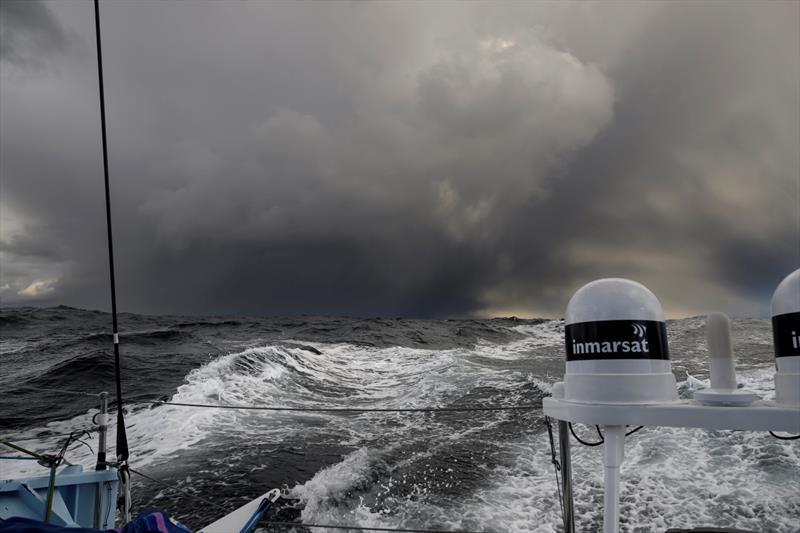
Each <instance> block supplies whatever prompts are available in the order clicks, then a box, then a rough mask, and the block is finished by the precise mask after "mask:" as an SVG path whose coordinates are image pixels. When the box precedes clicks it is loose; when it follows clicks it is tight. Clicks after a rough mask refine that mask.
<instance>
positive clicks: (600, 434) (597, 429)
mask: <svg viewBox="0 0 800 533" xmlns="http://www.w3.org/2000/svg"><path fill="white" fill-rule="evenodd" d="M643 427H644V426H639V427H635V428H633V429H632V430H630V431H628V432H627V433H625V436H626V437H628V436H630V435H633V434H634V433H636V432H637V431H639V430H640V429H642V428H643ZM594 429H595V430H596V431H597V434H598V435H599V436H600V440H599V441H597V442H587V441H585V440H583V439H581V438H580V437H579V436H578V435H577V434H576V433H575V430H574V429H572V422H570V423H569V432H570V433H572V436H573V437H575V440H577V441H578V442H580V443H581V444H583V445H584V446H600V445H601V444H603V443H604V442H605V441H606V439H605V437H604V436H603V433H602V432H601V431H600V426H597V425H595V426H594Z"/></svg>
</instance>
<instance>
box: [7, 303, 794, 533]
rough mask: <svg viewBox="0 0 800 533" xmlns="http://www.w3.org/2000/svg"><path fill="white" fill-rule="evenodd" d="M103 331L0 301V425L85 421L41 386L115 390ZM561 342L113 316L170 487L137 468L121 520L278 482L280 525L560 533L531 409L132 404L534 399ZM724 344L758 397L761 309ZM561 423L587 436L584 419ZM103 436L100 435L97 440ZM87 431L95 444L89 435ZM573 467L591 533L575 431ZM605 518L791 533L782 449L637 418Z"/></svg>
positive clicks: (141, 455) (53, 431)
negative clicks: (615, 513)
mask: <svg viewBox="0 0 800 533" xmlns="http://www.w3.org/2000/svg"><path fill="white" fill-rule="evenodd" d="M704 323H705V320H704V318H702V317H698V318H687V319H681V320H673V321H669V322H668V324H667V329H668V336H669V343H670V351H671V354H672V362H673V366H672V368H673V372H674V373H675V376H676V379H677V380H678V382H679V384H680V385H679V388H680V393H681V395H683V396H684V397H686V396H687V395H688V394H689V393H690V392H689V389H690V388H691V386H692V384H693V383H696V382H695V381H694V380H692V379H689V380H687V375H691V376H693V377H694V378H697V379H701V380H702V379H706V378H707V377H708V361H707V355H706V351H705V337H704V335H705V332H704ZM110 324H111V318H110V315H109V314H107V313H103V312H99V311H87V310H82V309H74V308H70V307H63V306H61V307H55V308H47V309H34V308H5V309H2V310H0V338H1V340H2V343H0V434H2V436H3V437H4V438H5V437H8V438H11V439H13V440H14V442H18V443H19V444H21V445H23V446H26V447H29V448H32V449H34V450H37V451H40V452H54V451H57V450H58V449H59V448H60V445H61V442H62V441H63V436H62V435H63V434H64V433H69V432H70V431H72V430H75V429H84V428H86V429H88V428H91V427H92V424H91V418H92V415H93V414H94V413H96V412H97V405H96V404H97V401H96V399H95V398H91V397H83V396H74V395H66V394H64V393H61V392H56V391H52V390H51V391H47V390H44V389H66V390H77V391H85V392H91V393H96V392H100V391H108V392H110V393H112V396H113V391H114V364H113V356H112V355H111V354H112V341H111V334H110ZM563 334H564V326H563V322H562V321H559V320H522V319H516V318H498V319H458V320H410V319H402V318H372V319H358V318H334V317H316V316H300V317H270V318H251V317H187V316H145V315H134V314H127V313H124V314H122V315H120V338H121V341H120V342H121V344H120V351H121V355H122V372H123V378H122V379H123V392H124V402H125V409H126V412H127V415H126V423H127V426H128V440H129V445H130V451H131V456H130V464H131V466H132V467H133V468H135V469H137V470H139V471H141V472H143V473H145V474H147V475H149V476H151V477H153V478H157V479H159V480H162V481H164V482H166V483H167V484H168V485H169V486H170V487H173V488H167V487H165V486H162V485H159V484H155V483H153V482H152V481H149V480H147V479H144V478H141V477H139V476H134V477H133V503H134V506H135V507H134V511H135V510H136V509H140V510H141V509H144V508H146V507H158V508H163V509H166V510H167V511H169V512H170V513H171V514H172V515H174V516H175V517H176V518H178V519H179V520H181V521H183V522H184V523H186V524H187V525H189V526H190V527H193V528H198V529H199V527H201V526H202V525H204V524H206V523H208V522H211V521H212V520H214V519H215V518H217V517H219V516H220V515H221V514H223V513H222V511H220V510H219V509H218V508H215V507H214V506H211V505H209V504H208V503H206V500H212V501H214V502H216V503H217V504H218V505H221V506H223V507H225V508H228V509H230V510H233V509H234V508H236V507H237V506H239V505H242V504H244V503H246V502H247V501H248V500H249V499H251V498H254V497H256V496H258V495H259V494H262V493H263V492H266V491H267V490H269V489H271V488H274V487H278V488H281V489H282V491H283V495H284V499H283V500H282V504H281V510H280V511H279V512H278V514H277V515H275V516H277V517H278V519H281V520H292V521H298V522H300V521H303V522H307V523H317V524H320V523H321V524H340V525H350V524H352V525H360V526H370V527H397V528H406V529H414V528H422V529H440V530H470V531H498V532H499V531H504V532H524V531H537V532H538V531H541V532H557V531H562V530H563V528H562V526H561V511H560V507H559V502H558V496H557V491H556V483H555V474H554V471H553V465H552V464H551V462H550V445H549V441H548V436H547V431H546V429H545V425H544V423H543V422H544V418H543V414H542V412H541V409H531V410H520V411H513V410H509V411H475V412H404V413H375V412H373V413H330V412H328V413H311V412H303V413H297V412H267V411H236V410H220V409H198V408H189V407H179V406H171V405H160V406H159V405H153V404H152V403H150V402H152V401H153V400H159V399H161V400H172V401H175V402H186V403H232V404H247V405H264V406H291V407H325V408H331V407H353V408H365V407H369V408H401V407H413V408H422V407H448V406H515V405H521V404H526V405H527V404H534V405H539V406H540V405H541V401H542V398H544V397H545V396H547V395H548V394H549V391H550V389H551V387H552V385H553V384H554V383H555V382H557V381H560V380H561V377H562V375H563V372H564V356H563V351H564V349H563ZM733 335H734V346H735V352H736V355H737V364H738V367H737V368H738V371H739V373H738V379H739V382H740V384H741V385H743V386H745V387H746V388H748V389H751V390H753V391H755V392H757V393H758V394H759V395H761V396H762V397H763V398H765V399H771V398H772V397H773V394H774V390H773V382H772V377H773V371H774V358H773V356H772V336H771V329H770V324H769V322H768V321H765V320H758V319H737V320H734V321H733ZM112 405H113V402H112ZM576 430H577V431H579V432H580V433H582V434H584V435H585V437H586V438H587V439H592V440H593V439H594V438H596V434H595V433H594V428H587V427H583V426H578V427H576ZM113 435H114V428H113V426H112V428H111V431H110V438H109V441H110V444H111V446H112V448H113V441H114V438H113ZM88 444H90V445H92V446H95V447H96V444H97V441H96V434H95V435H93V437H92V439H90V440H89V441H88ZM95 451H96V450H95ZM110 456H112V457H113V454H110ZM67 458H68V459H69V460H70V461H71V462H73V463H77V464H84V465H85V466H87V467H92V466H93V464H94V455H93V453H92V451H90V450H89V448H88V447H87V446H84V445H82V444H80V443H78V444H76V445H75V446H73V447H71V448H70V451H69V452H68V454H67ZM572 458H573V468H574V473H573V482H574V490H575V505H576V522H577V530H579V531H600V530H601V527H602V457H601V448H599V447H598V448H588V447H583V446H581V445H579V444H578V443H577V442H575V441H574V440H573V453H572ZM23 474H24V475H31V474H41V475H45V474H46V470H45V469H44V468H43V467H40V466H38V465H37V464H36V463H35V461H8V460H4V461H0V478H8V477H13V476H17V475H23ZM175 488H177V489H180V491H179V490H176V489H175ZM620 513H621V521H622V523H621V531H623V532H626V533H629V532H651V531H664V530H666V529H667V528H669V527H696V526H701V525H707V526H708V525H713V526H717V527H723V526H724V527H739V528H743V529H752V530H756V531H765V532H767V531H768V532H797V531H800V441H780V440H777V439H775V438H773V437H771V436H770V435H769V434H766V433H755V432H744V431H707V430H699V429H675V428H644V429H642V430H641V431H638V432H637V433H635V434H633V435H631V436H629V437H628V438H627V439H626V450H625V462H624V464H623V467H622V491H621V503H620ZM291 529H293V530H296V531H304V530H306V531H307V529H305V528H303V527H301V526H298V527H296V528H291ZM283 530H284V531H286V530H287V529H285V528H284V529H283ZM357 530H358V528H354V531H357ZM315 531H320V530H319V529H315Z"/></svg>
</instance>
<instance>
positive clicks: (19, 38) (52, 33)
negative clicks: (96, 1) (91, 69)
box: [0, 0, 68, 65]
mask: <svg viewBox="0 0 800 533" xmlns="http://www.w3.org/2000/svg"><path fill="white" fill-rule="evenodd" d="M67 41H68V39H67V35H66V33H65V32H64V31H63V29H62V28H61V25H60V24H59V23H58V21H57V20H56V18H55V17H54V16H53V14H52V13H51V11H50V10H49V9H48V7H47V5H46V4H45V3H44V1H43V0H3V1H2V2H0V60H7V61H9V62H12V63H16V64H20V65H25V64H34V65H39V64H41V63H42V56H43V55H44V54H47V53H49V52H51V51H54V50H59V49H60V48H62V47H63V46H65V45H66V44H67Z"/></svg>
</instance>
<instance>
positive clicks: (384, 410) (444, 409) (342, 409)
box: [148, 400, 542, 413]
mask: <svg viewBox="0 0 800 533" xmlns="http://www.w3.org/2000/svg"><path fill="white" fill-rule="evenodd" d="M148 403H152V404H156V405H177V406H179V407H199V408H206V409H244V410H250V411H298V412H309V413H436V412H463V411H527V410H532V409H541V408H542V406H541V405H533V404H530V405H510V406H487V407H482V406H465V407H398V408H388V407H387V408H380V407H272V406H267V405H227V404H206V403H184V402H167V401H163V400H150V401H149V402H148Z"/></svg>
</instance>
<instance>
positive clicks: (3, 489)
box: [0, 466, 118, 531]
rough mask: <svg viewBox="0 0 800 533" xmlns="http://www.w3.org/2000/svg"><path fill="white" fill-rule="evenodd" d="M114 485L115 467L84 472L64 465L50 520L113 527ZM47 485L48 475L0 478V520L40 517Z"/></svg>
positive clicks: (53, 522)
mask: <svg viewBox="0 0 800 533" xmlns="http://www.w3.org/2000/svg"><path fill="white" fill-rule="evenodd" d="M117 485H118V480H117V470H116V468H109V469H108V470H89V471H85V472H84V470H83V467H81V466H67V467H64V468H63V469H61V470H60V471H59V472H58V475H57V476H56V481H55V491H54V493H53V505H52V512H51V515H50V523H51V524H52V525H55V526H65V527H83V528H87V527H95V528H97V529H101V530H105V529H113V528H114V522H115V520H116V510H115V505H116V501H117ZM49 486H50V477H49V476H41V477H32V478H22V479H9V480H0V519H2V520H6V519H9V518H12V517H19V518H29V519H31V520H43V519H44V516H45V511H46V503H47V492H48V488H49ZM0 523H2V522H0ZM29 531H30V530H29Z"/></svg>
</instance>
